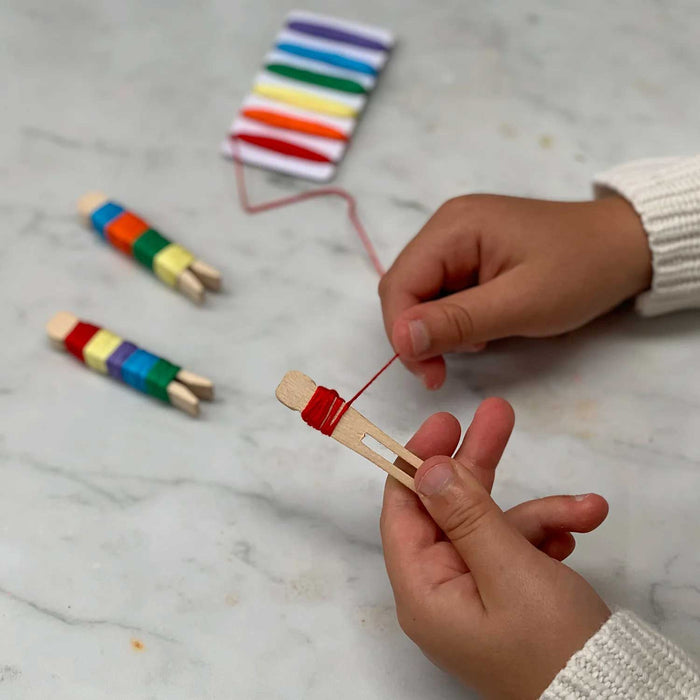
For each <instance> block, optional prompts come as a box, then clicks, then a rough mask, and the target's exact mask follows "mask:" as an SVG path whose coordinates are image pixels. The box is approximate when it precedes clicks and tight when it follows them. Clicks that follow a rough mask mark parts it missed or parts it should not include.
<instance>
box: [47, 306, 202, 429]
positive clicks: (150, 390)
mask: <svg viewBox="0 0 700 700" xmlns="http://www.w3.org/2000/svg"><path fill="white" fill-rule="evenodd" d="M46 332H47V333H48V336H49V340H50V341H51V344H52V345H53V346H54V347H56V348H57V349H59V350H67V351H68V352H69V353H71V354H72V355H74V356H75V357H77V358H78V359H79V360H80V361H81V362H83V363H84V364H86V365H87V366H88V367H90V368H91V369H93V370H95V371H96V372H99V373H100V374H104V375H109V376H111V377H113V378H114V379H118V380H120V381H122V382H124V383H125V384H129V385H130V386H132V387H134V389H138V390H139V391H141V392H143V393H144V394H149V395H150V396H154V397H155V398H157V399H160V400H161V401H165V402H166V403H171V404H172V405H173V406H175V407H176V408H179V409H180V410H181V411H185V413H189V414H190V415H191V416H197V415H198V414H199V399H207V400H211V399H213V398H214V385H213V384H212V382H211V381H210V380H209V379H207V378H206V377H200V376H199V375H197V374H194V372H189V371H188V370H186V369H182V367H179V366H178V365H174V364H173V363H172V362H168V360H164V359H163V358H162V357H158V356H157V355H153V354H151V353H150V352H147V351H146V350H143V349H141V348H139V347H138V346H136V345H134V343H130V342H129V341H127V340H124V339H123V338H120V337H119V336H118V335H115V334H114V333H112V332H111V331H108V330H106V329H105V328H100V327H99V326H95V325H93V324H92V323H87V322H85V321H81V320H79V319H78V317H77V316H74V315H73V314H71V313H68V312H67V311H60V312H59V313H57V314H56V315H55V316H54V317H53V318H52V319H51V320H50V321H49V322H48V324H47V325H46Z"/></svg>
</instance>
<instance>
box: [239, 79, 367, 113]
mask: <svg viewBox="0 0 700 700" xmlns="http://www.w3.org/2000/svg"><path fill="white" fill-rule="evenodd" d="M253 92H257V93H258V95H262V96H263V97H269V98H270V99H272V100H279V101H280V102H286V103H287V104H289V105H294V106H295V107H301V108H302V109H309V110H311V111H312V112H323V113H324V114H330V115H331V116H333V117H355V116H357V110H356V109H355V108H354V107H350V106H349V105H346V104H345V103H344V102H338V101H337V100H329V99H327V98H325V97H319V96H318V95H314V94H313V93H311V92H306V91H305V90H295V89H294V88H288V87H283V86H282V85H270V84H269V83H257V84H256V85H255V87H254V88H253Z"/></svg>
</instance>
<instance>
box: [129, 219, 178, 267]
mask: <svg viewBox="0 0 700 700" xmlns="http://www.w3.org/2000/svg"><path fill="white" fill-rule="evenodd" d="M168 245H170V241H169V240H168V239H167V238H165V237H164V236H161V235H160V234H159V233H158V231H154V230H153V229H152V228H149V229H148V231H146V232H145V233H143V234H142V235H140V236H139V237H138V238H137V239H136V240H135V241H134V245H133V246H132V248H131V252H132V254H133V256H134V257H135V258H136V259H137V260H138V261H139V262H140V263H141V264H142V265H145V266H146V267H147V268H148V269H149V270H152V269H153V258H155V257H156V255H158V253H160V251H161V250H163V248H165V247H166V246H168Z"/></svg>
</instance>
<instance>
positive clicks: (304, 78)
mask: <svg viewBox="0 0 700 700" xmlns="http://www.w3.org/2000/svg"><path fill="white" fill-rule="evenodd" d="M265 68H266V69H267V70H268V71H270V72H271V73H277V74H278V75H283V76H284V77H285V78H292V79H293V80H299V81H301V82H303V83H312V84H313V85H320V86H321V87H326V88H331V90H340V91H341V92H352V93H355V94H358V95H364V94H365V93H366V92H367V90H365V88H364V87H363V86H362V85H360V83H358V82H356V81H354V80H348V79H347V78H336V77H335V76H334V75H325V74H323V73H315V72H314V71H310V70H304V69H302V68H295V67H294V66H286V65H284V64H283V63H269V64H268V65H267V66H265Z"/></svg>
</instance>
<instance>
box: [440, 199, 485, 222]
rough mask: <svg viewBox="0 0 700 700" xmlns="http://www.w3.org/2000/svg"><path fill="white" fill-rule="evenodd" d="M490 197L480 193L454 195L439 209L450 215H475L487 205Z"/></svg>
mask: <svg viewBox="0 0 700 700" xmlns="http://www.w3.org/2000/svg"><path fill="white" fill-rule="evenodd" d="M487 201H488V198H487V197H485V196H484V195H479V194H463V195H459V196H458V197H452V198H451V199H448V200H447V201H446V202H444V203H443V204H442V206H441V207H440V209H439V210H438V211H441V212H442V213H443V214H448V215H450V216H458V217H460V218H461V217H465V216H472V217H473V216H475V215H476V214H477V213H478V212H479V211H481V210H482V209H483V208H484V206H485V205H486V203H487Z"/></svg>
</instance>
